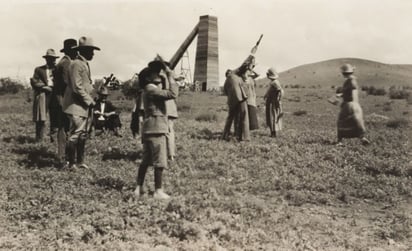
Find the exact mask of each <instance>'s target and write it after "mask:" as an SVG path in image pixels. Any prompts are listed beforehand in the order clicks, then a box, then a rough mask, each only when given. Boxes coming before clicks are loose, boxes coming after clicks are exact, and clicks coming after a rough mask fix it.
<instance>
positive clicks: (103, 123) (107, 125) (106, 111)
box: [93, 86, 122, 137]
mask: <svg viewBox="0 0 412 251" xmlns="http://www.w3.org/2000/svg"><path fill="white" fill-rule="evenodd" d="M97 94H98V95H99V96H98V98H97V99H96V105H95V106H94V107H93V114H94V115H95V116H94V117H93V125H94V128H95V129H96V130H102V131H105V130H109V131H112V132H114V135H116V136H117V137H122V135H121V134H120V128H121V127H122V123H121V122H120V117H119V111H118V110H117V108H116V107H115V106H114V105H113V104H112V102H110V101H109V100H107V96H109V90H108V89H107V87H105V86H101V87H100V88H99V89H98V90H97Z"/></svg>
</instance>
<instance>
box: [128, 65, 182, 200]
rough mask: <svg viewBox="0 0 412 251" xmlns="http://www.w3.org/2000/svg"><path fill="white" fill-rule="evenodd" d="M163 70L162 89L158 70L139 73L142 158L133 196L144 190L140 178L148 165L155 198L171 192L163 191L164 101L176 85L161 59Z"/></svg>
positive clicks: (166, 128) (175, 90) (171, 96)
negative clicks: (164, 78)
mask: <svg viewBox="0 0 412 251" xmlns="http://www.w3.org/2000/svg"><path fill="white" fill-rule="evenodd" d="M161 62H162V64H163V70H164V71H165V73H166V76H167V78H168V80H169V83H170V86H169V88H167V89H163V81H162V78H161V74H160V70H155V69H154V68H155V67H147V68H145V69H143V70H142V71H141V72H140V73H139V77H140V78H141V79H144V81H141V82H139V84H140V85H141V87H142V89H143V90H144V91H143V103H144V112H145V118H144V121H143V128H142V143H143V158H142V162H141V163H140V166H139V169H138V173H137V187H136V189H135V191H134V193H135V195H136V196H138V197H139V196H141V195H143V194H144V191H143V182H144V179H145V175H146V172H147V169H148V167H149V166H150V165H152V166H153V167H154V181H155V192H154V198H155V199H168V198H170V196H169V195H168V194H166V193H165V192H164V191H163V188H162V175H163V170H164V169H166V168H167V166H168V163H167V154H168V152H167V139H166V136H167V134H168V133H169V123H168V120H169V118H168V114H167V111H166V101H167V100H173V99H176V97H177V95H178V90H179V87H178V86H177V84H176V82H175V80H174V73H173V71H172V70H171V69H170V68H169V67H168V66H167V65H166V63H164V62H163V60H161Z"/></svg>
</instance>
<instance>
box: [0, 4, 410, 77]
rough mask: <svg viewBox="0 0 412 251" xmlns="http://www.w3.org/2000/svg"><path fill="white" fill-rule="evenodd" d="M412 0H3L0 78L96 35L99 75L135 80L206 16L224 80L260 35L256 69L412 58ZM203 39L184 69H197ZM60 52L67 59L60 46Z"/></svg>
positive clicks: (27, 72) (29, 69)
mask: <svg viewBox="0 0 412 251" xmlns="http://www.w3.org/2000/svg"><path fill="white" fill-rule="evenodd" d="M411 13H412V1H409V0H380V1H377V0H253V1H252V0H249V1H246V0H233V1H232V0H208V1H204V0H170V1H167V0H134V1H132V0H127V1H125V0H123V1H122V0H118V1H114V0H102V1H98V0H89V1H86V0H71V1H69V0H54V1H51V0H33V1H29V0H20V1H18V0H15V1H10V0H0V30H1V35H2V36H1V39H0V55H1V57H0V77H12V78H20V79H26V80H27V79H28V78H30V77H31V76H32V74H33V71H34V68H35V67H36V66H39V65H42V64H44V63H45V61H44V59H43V58H42V56H43V55H44V54H45V53H46V50H47V49H48V48H53V49H55V50H56V52H58V53H59V51H60V49H61V48H62V47H63V40H64V39H67V38H75V39H78V38H80V37H81V36H89V37H92V38H93V40H94V42H95V44H96V45H97V46H99V47H100V48H101V51H97V52H96V53H95V57H94V59H93V60H92V61H91V62H90V66H91V72H92V75H93V77H94V78H101V77H103V76H108V75H110V73H114V75H115V76H117V78H119V79H121V80H127V79H130V78H131V77H132V76H133V74H134V73H136V72H139V71H140V70H141V69H142V68H144V67H145V66H146V65H147V63H148V62H149V61H151V60H152V59H153V58H154V57H155V56H156V54H160V55H162V56H163V57H164V58H165V59H170V58H171V57H172V56H173V54H174V53H175V52H176V50H177V49H178V48H179V46H180V45H181V44H182V42H183V41H184V40H185V38H186V37H187V36H188V35H189V33H190V32H191V31H192V29H193V28H194V26H195V25H196V24H197V23H198V21H199V17H200V16H202V15H212V16H216V17H217V18H218V35H219V79H220V82H222V83H223V80H224V73H225V71H226V69H230V68H236V67H238V66H239V65H240V64H241V63H242V62H243V60H244V59H245V58H246V57H247V56H248V54H249V52H250V50H251V48H252V47H253V45H254V44H255V43H256V41H257V39H258V38H259V36H260V34H263V39H262V41H261V43H260V46H259V49H258V51H257V53H256V62H257V65H256V71H257V72H258V73H260V74H261V75H262V74H264V73H265V72H266V70H267V69H268V68H269V67H274V68H275V69H277V71H279V72H281V71H285V70H287V69H290V68H293V67H296V66H299V65H302V64H308V63H314V62H319V61H323V60H328V59H333V58H341V57H355V58H364V59H368V60H374V61H378V62H382V63H388V64H411V63H412V47H411V46H412V29H411V28H410V27H411V24H412V15H411ZM195 53H196V39H195V40H194V42H193V43H192V45H191V46H190V47H189V49H188V54H189V57H185V58H184V60H183V65H182V64H179V65H178V66H177V67H176V71H179V70H180V68H181V67H183V68H189V67H190V68H191V72H192V74H193V73H194V61H195V55H196V54H195ZM59 55H60V56H63V55H62V54H60V53H59Z"/></svg>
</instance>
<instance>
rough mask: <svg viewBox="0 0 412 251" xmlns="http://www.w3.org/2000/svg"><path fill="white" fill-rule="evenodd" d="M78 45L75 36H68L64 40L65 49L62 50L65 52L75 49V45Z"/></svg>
mask: <svg viewBox="0 0 412 251" xmlns="http://www.w3.org/2000/svg"><path fill="white" fill-rule="evenodd" d="M76 46H77V41H76V39H74V38H68V39H66V40H64V41H63V49H61V50H60V52H65V51H68V50H73V48H74V47H76Z"/></svg>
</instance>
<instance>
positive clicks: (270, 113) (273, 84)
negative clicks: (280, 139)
mask: <svg viewBox="0 0 412 251" xmlns="http://www.w3.org/2000/svg"><path fill="white" fill-rule="evenodd" d="M266 76H267V78H268V79H269V80H270V83H269V88H268V90H267V91H266V94H265V95H264V96H263V98H264V99H265V102H266V124H267V126H268V127H269V129H270V136H271V137H276V132H277V131H280V130H281V129H282V120H281V117H282V116H283V111H282V102H281V98H282V95H283V89H282V86H281V85H280V82H279V80H278V78H279V75H278V74H277V72H276V71H275V69H274V68H270V69H269V70H268V71H267V73H266Z"/></svg>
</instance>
